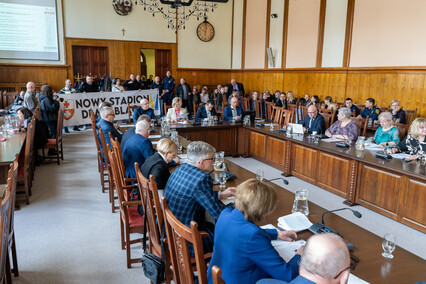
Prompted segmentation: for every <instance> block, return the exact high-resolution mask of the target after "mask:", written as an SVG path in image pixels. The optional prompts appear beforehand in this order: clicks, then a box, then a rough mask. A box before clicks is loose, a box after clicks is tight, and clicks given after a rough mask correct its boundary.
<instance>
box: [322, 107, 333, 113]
mask: <svg viewBox="0 0 426 284" xmlns="http://www.w3.org/2000/svg"><path fill="white" fill-rule="evenodd" d="M319 113H320V114H323V113H327V114H333V113H334V111H333V110H332V109H326V108H320V109H319Z"/></svg>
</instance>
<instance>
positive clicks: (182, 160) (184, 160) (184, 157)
mask: <svg viewBox="0 0 426 284" xmlns="http://www.w3.org/2000/svg"><path fill="white" fill-rule="evenodd" d="M178 156H179V158H180V163H181V164H185V163H188V155H187V154H179V155H178Z"/></svg>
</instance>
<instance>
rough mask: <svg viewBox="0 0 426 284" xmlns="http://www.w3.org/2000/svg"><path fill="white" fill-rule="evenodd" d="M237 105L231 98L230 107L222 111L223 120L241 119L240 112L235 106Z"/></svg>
mask: <svg viewBox="0 0 426 284" xmlns="http://www.w3.org/2000/svg"><path fill="white" fill-rule="evenodd" d="M237 104H238V99H237V98H235V97H233V98H232V99H231V105H230V106H227V107H226V108H225V110H224V112H225V113H224V117H225V120H233V119H235V120H240V119H241V114H242V110H241V108H240V107H239V106H237Z"/></svg>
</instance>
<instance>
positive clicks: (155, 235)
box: [135, 163, 173, 283]
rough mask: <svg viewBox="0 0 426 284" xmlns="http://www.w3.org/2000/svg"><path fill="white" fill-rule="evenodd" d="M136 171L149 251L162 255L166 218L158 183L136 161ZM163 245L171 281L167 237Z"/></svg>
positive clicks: (168, 281)
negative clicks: (147, 176) (143, 172)
mask: <svg viewBox="0 0 426 284" xmlns="http://www.w3.org/2000/svg"><path fill="white" fill-rule="evenodd" d="M135 171H136V177H137V179H138V186H139V192H140V194H141V196H142V198H141V199H142V200H143V202H144V203H145V205H146V206H144V211H145V218H146V220H147V221H146V223H147V232H148V236H149V252H150V253H152V254H155V255H156V256H158V257H161V228H162V227H163V225H164V219H163V211H162V210H161V204H160V198H159V197H158V189H157V184H156V182H155V180H154V176H153V175H150V176H149V180H148V179H146V178H145V177H144V176H143V175H142V172H141V170H140V169H139V164H138V163H135ZM163 247H164V256H165V265H166V283H170V281H171V279H172V276H173V271H172V269H171V259H170V252H169V247H168V243H167V238H166V237H164V238H163Z"/></svg>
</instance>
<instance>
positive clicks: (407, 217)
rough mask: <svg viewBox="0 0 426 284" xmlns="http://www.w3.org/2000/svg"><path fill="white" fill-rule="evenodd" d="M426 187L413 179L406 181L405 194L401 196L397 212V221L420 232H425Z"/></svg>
mask: <svg viewBox="0 0 426 284" xmlns="http://www.w3.org/2000/svg"><path fill="white" fill-rule="evenodd" d="M425 204H426V185H425V183H424V182H421V181H417V180H415V179H408V183H407V187H405V192H404V193H403V194H401V197H400V202H399V208H401V210H400V212H398V217H399V218H398V221H399V222H402V223H405V224H407V225H409V226H411V227H414V228H416V229H418V230H420V231H422V232H425V231H426V214H425V210H424V205H425Z"/></svg>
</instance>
